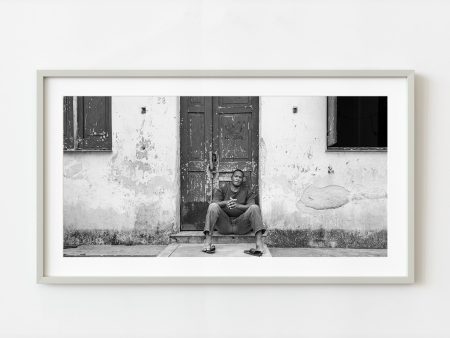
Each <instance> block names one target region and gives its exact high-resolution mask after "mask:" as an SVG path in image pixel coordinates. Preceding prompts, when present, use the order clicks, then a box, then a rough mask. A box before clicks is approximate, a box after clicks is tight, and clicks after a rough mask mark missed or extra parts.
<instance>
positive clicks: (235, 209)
mask: <svg viewBox="0 0 450 338" xmlns="http://www.w3.org/2000/svg"><path fill="white" fill-rule="evenodd" d="M243 181H244V173H243V171H242V170H240V169H236V170H235V171H234V172H233V174H232V176H231V183H229V184H228V185H227V186H226V187H224V188H221V189H217V190H216V191H215V192H214V196H213V200H212V202H211V204H210V205H209V207H208V212H207V213H206V221H205V230H204V234H205V242H204V247H203V252H206V253H214V252H215V247H214V245H212V234H213V231H214V229H216V230H217V231H218V232H219V233H221V234H224V235H228V234H238V235H243V234H246V233H249V232H250V231H252V229H253V230H254V231H255V237H256V248H255V249H253V248H252V249H250V250H245V251H244V252H245V253H247V254H249V255H254V256H261V255H262V254H263V241H262V235H263V233H264V232H265V231H266V227H265V226H264V224H263V222H262V217H261V210H260V209H259V207H258V206H257V205H256V204H255V197H256V196H255V194H254V193H253V192H252V191H250V190H249V188H248V187H247V186H246V185H244V184H243Z"/></svg>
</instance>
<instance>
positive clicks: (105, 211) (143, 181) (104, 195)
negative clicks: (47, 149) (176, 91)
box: [63, 96, 180, 237]
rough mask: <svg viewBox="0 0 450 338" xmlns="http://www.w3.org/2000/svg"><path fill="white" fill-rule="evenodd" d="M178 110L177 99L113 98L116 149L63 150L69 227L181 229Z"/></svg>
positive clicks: (65, 215) (113, 142)
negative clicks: (179, 227)
mask: <svg viewBox="0 0 450 338" xmlns="http://www.w3.org/2000/svg"><path fill="white" fill-rule="evenodd" d="M142 107H145V108H146V113H145V114H142V112H141V109H142ZM179 109H180V107H179V98H178V97H156V96H153V97H138V96H136V97H120V96H115V97H113V98H112V100H111V117H112V126H113V127H112V151H111V152H109V151H108V152H94V153H93V152H88V153H80V152H65V153H64V187H63V189H64V227H65V228H66V229H71V228H74V229H118V230H123V229H125V230H127V229H137V230H153V231H155V230H156V229H157V228H158V231H162V232H166V233H171V232H173V230H176V229H177V218H178V210H179V208H178V204H179V199H178V198H179V197H178V195H179V189H180V188H179V169H178V167H179V160H178V157H179V153H178V148H179V146H178V144H179V140H180V139H179V113H178V112H179ZM166 237H167V236H166Z"/></svg>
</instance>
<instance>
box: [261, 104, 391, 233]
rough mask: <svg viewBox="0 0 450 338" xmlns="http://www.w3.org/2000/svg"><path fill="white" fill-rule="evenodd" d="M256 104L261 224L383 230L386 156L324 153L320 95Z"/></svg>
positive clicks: (324, 110) (324, 123) (323, 110)
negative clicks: (258, 105)
mask: <svg viewBox="0 0 450 338" xmlns="http://www.w3.org/2000/svg"><path fill="white" fill-rule="evenodd" d="M260 106H261V107H260V110H261V114H260V116H261V117H260V129H261V130H260V165H261V169H260V170H261V174H260V177H261V182H260V192H261V194H260V195H261V206H262V208H261V210H262V212H263V219H264V222H266V223H267V224H268V225H269V226H270V227H271V228H281V229H285V228H290V229H294V228H297V229H298V228H300V229H305V228H318V227H324V228H325V229H345V230H355V229H357V230H361V231H369V230H380V229H386V220H387V219H386V211H387V205H386V204H387V203H386V201H387V192H386V189H387V172H386V168H387V165H386V163H387V156H386V153H385V152H354V153H352V152H326V147H327V146H326V144H327V137H326V132H327V131H326V128H327V120H326V118H327V98H326V97H324V96H322V97H320V96H316V97H266V96H265V97H262V98H261V103H260ZM294 106H295V107H297V108H298V113H296V114H294V113H292V107H294ZM311 201H314V202H313V203H311Z"/></svg>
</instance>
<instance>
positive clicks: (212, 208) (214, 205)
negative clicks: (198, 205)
mask: <svg viewBox="0 0 450 338" xmlns="http://www.w3.org/2000/svg"><path fill="white" fill-rule="evenodd" d="M208 210H209V211H219V210H220V206H219V204H217V203H215V202H213V203H210V204H209V206H208Z"/></svg>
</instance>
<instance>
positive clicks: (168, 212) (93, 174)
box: [64, 97, 387, 232]
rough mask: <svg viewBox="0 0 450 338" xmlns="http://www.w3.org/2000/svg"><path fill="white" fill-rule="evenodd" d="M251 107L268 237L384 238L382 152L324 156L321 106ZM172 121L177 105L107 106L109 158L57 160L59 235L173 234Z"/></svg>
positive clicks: (270, 101) (175, 138)
mask: <svg viewBox="0 0 450 338" xmlns="http://www.w3.org/2000/svg"><path fill="white" fill-rule="evenodd" d="M260 105H261V106H260V164H259V165H260V189H259V190H260V204H261V209H262V212H263V218H264V221H265V222H266V223H267V224H268V225H269V227H270V228H272V229H309V228H320V227H324V228H329V229H335V228H338V229H345V230H362V231H369V230H379V229H386V223H387V219H386V214H387V210H386V209H387V205H386V202H387V193H386V189H387V167H386V161H387V157H386V155H387V154H386V153H382V152H379V153H378V152H377V153H373V152H366V153H364V152H358V153H352V152H326V125H327V124H326V98H325V97H261V100H260ZM294 106H297V107H298V112H297V113H296V114H294V113H293V112H292V108H293V107H294ZM142 107H145V108H146V109H145V110H143V109H142ZM143 112H145V113H143ZM178 115H179V98H177V97H113V98H112V142H113V146H112V149H113V150H112V152H90V153H81V152H76V153H75V152H74V153H68V152H66V153H65V154H64V227H65V229H67V228H71V229H117V230H139V231H141V230H151V231H155V230H157V231H161V232H171V231H177V230H178V229H179V193H180V187H179V150H178V144H179V119H178Z"/></svg>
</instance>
